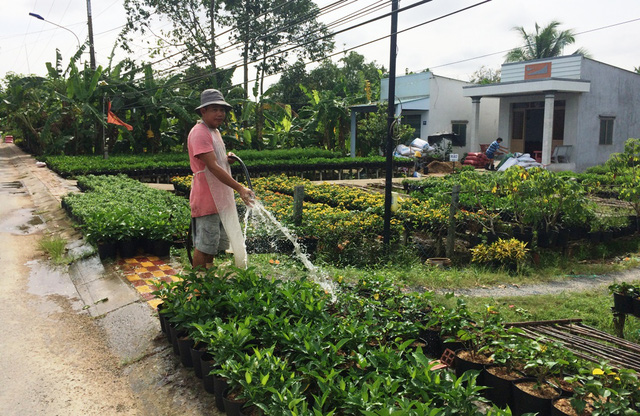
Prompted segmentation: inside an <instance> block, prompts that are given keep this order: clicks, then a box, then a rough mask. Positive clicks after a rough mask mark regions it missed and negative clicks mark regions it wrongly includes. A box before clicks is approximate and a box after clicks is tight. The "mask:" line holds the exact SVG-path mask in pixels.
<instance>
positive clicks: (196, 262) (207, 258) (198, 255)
mask: <svg viewBox="0 0 640 416" xmlns="http://www.w3.org/2000/svg"><path fill="white" fill-rule="evenodd" d="M211 262H213V255H211V254H207V253H203V252H202V251H200V250H198V249H197V248H194V249H193V267H194V268H196V267H198V266H201V267H204V268H206V267H207V264H211Z"/></svg>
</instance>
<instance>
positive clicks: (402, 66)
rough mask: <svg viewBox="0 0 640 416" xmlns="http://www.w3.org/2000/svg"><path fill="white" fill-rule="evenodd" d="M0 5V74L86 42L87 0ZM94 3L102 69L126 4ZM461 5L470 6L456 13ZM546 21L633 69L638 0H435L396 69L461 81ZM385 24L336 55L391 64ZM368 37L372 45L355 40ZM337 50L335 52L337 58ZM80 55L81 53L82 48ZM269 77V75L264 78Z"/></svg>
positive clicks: (409, 22) (352, 34) (348, 5)
mask: <svg viewBox="0 0 640 416" xmlns="http://www.w3.org/2000/svg"><path fill="white" fill-rule="evenodd" d="M316 2H317V4H318V6H319V7H321V8H322V7H325V6H328V5H331V4H334V3H336V1H335V0H316ZM416 2H418V0H405V1H402V2H400V7H401V8H402V7H406V6H409V5H411V4H415V3H416ZM0 5H1V9H0V10H1V13H0V77H2V78H4V76H5V75H6V74H7V73H8V72H14V73H18V74H38V75H43V74H45V73H46V67H45V62H53V61H54V60H55V50H56V48H57V49H59V50H60V52H61V53H62V56H63V63H64V64H66V63H68V60H69V58H70V56H71V55H72V54H73V53H74V52H75V51H76V50H77V47H78V42H80V43H84V41H85V40H86V39H87V33H88V29H87V1H86V0H0ZM376 5H380V6H381V8H380V9H379V11H375V12H373V13H371V14H369V15H366V16H363V17H360V18H356V19H355V20H350V21H349V19H347V22H345V23H344V24H342V25H339V26H335V27H334V28H333V29H334V31H337V30H342V29H346V28H348V27H350V26H353V25H354V24H356V23H358V22H363V21H365V20H369V19H372V18H374V17H375V16H379V15H381V14H384V13H386V12H388V11H390V9H391V6H390V4H389V3H386V2H385V1H383V0H381V1H376V0H351V1H348V0H345V1H343V2H341V3H339V6H340V7H335V10H333V11H331V12H328V13H326V14H323V15H322V16H321V18H320V19H321V20H322V21H323V22H325V23H327V24H330V23H333V22H336V21H337V20H338V19H344V18H354V17H355V15H356V13H357V12H358V11H359V10H362V9H366V8H368V7H375V6H376ZM91 8H92V18H93V32H94V43H95V51H96V60H97V62H98V64H100V65H103V66H106V65H107V64H108V57H109V55H110V54H111V51H112V49H113V46H114V43H115V40H116V39H117V36H118V34H119V32H120V30H121V28H122V25H123V24H124V23H125V20H126V16H125V11H124V8H123V6H122V0H93V1H92V2H91ZM465 8H467V10H463V11H462V9H465ZM30 12H33V13H37V14H39V15H41V16H42V17H44V18H45V19H46V21H41V20H38V19H36V18H34V17H31V16H29V13H30ZM449 14H450V15H449ZM446 15H449V16H447V17H445V16H446ZM434 19H435V21H433V22H431V21H432V20H434ZM552 20H557V21H559V22H561V23H562V26H561V28H562V29H573V30H574V32H575V33H576V34H577V36H576V43H575V45H574V46H571V47H569V48H568V50H566V51H565V52H566V53H571V52H573V51H574V50H575V49H577V48H578V47H582V48H585V49H587V50H588V52H589V53H590V55H591V57H592V58H593V59H595V60H598V61H601V62H604V63H607V64H610V65H614V66H618V67H621V68H624V69H627V70H631V71H632V70H634V67H640V53H639V52H638V51H640V0H608V1H602V0H600V1H595V0H492V1H486V2H485V1H483V0H475V1H470V0H433V1H431V2H428V3H426V4H423V5H420V6H417V7H415V8H412V9H410V10H409V11H406V12H403V13H400V14H399V18H398V29H399V31H400V32H401V33H399V35H398V47H397V64H396V65H397V72H398V74H403V73H405V71H412V72H419V71H422V70H424V69H426V68H430V69H431V70H432V71H433V72H435V73H436V74H438V75H442V76H448V77H452V78H457V79H462V80H468V79H469V77H470V76H471V74H472V73H473V72H474V71H476V70H477V69H478V68H480V67H481V66H485V67H488V68H491V69H497V68H499V67H500V65H501V63H502V62H503V61H504V55H505V53H506V52H507V51H508V50H509V49H510V48H513V47H515V46H520V45H521V43H522V42H521V37H520V35H519V34H518V33H517V32H516V31H514V30H513V27H514V26H524V27H525V29H526V30H527V31H533V30H534V25H535V23H536V22H537V23H539V24H540V25H541V26H544V25H546V24H547V23H549V22H550V21H552ZM56 24H57V25H60V26H63V27H64V28H66V29H63V28H60V27H58V26H56ZM414 26H417V27H416V28H413V27H414ZM153 27H154V32H155V33H156V34H160V30H162V29H166V28H167V27H168V25H167V23H166V22H161V21H154V22H153ZM410 28H413V29H410ZM390 29H391V24H390V20H389V19H388V18H386V19H382V20H378V21H376V22H375V23H371V24H368V25H364V26H362V27H360V28H357V29H353V30H348V31H346V32H344V33H342V34H340V35H338V36H337V37H336V52H340V51H342V50H351V49H352V48H355V49H353V50H355V51H357V52H358V53H360V54H362V55H364V56H365V57H366V59H367V60H368V61H376V62H377V63H378V64H381V65H384V66H385V67H386V68H388V67H389V50H390V48H389V39H388V37H387V38H384V39H382V40H379V41H375V40H376V39H379V38H381V37H385V36H387V35H388V34H389V32H390ZM76 36H77V39H76ZM156 41H157V39H156V38H155V37H154V35H152V34H147V35H145V36H141V37H139V38H138V39H136V41H135V42H134V44H133V47H134V49H135V50H136V56H135V59H137V60H141V59H144V60H146V61H153V60H156V59H158V58H157V57H156V58H147V57H146V56H147V49H146V47H145V45H146V42H156ZM374 41H375V42H374ZM368 42H372V43H370V44H368V45H366V46H360V45H363V44H365V43H368ZM122 57H124V55H123V54H122V53H121V52H118V53H117V55H116V62H117V61H119V58H122ZM339 57H340V54H338V55H336V56H335V57H334V59H339ZM83 58H84V59H85V60H88V59H89V56H88V53H87V54H85V55H84V56H83ZM238 58H239V54H238V53H236V52H230V53H226V54H225V55H224V56H221V57H220V58H219V63H220V64H222V65H224V64H225V63H231V62H234V61H236V60H237V59H238ZM169 65H171V63H170V61H164V62H162V63H161V64H159V65H158V66H159V67H162V66H165V67H166V66H169ZM240 72H241V71H237V76H236V78H235V79H234V80H237V82H239V81H240V78H239V77H240V76H241V74H240ZM276 79H277V78H275V77H274V78H272V79H271V82H273V81H275V80H276Z"/></svg>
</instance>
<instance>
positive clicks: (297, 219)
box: [293, 185, 304, 225]
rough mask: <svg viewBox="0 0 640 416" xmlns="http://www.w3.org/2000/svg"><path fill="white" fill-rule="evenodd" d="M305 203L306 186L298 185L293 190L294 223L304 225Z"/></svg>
mask: <svg viewBox="0 0 640 416" xmlns="http://www.w3.org/2000/svg"><path fill="white" fill-rule="evenodd" d="M303 201H304V186H303V185H298V186H296V187H294V188H293V223H294V224H295V225H300V224H302V202H303Z"/></svg>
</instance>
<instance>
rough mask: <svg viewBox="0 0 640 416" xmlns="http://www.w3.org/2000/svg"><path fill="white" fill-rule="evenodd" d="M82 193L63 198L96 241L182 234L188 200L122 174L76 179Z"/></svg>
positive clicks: (171, 238)
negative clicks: (85, 190)
mask: <svg viewBox="0 0 640 416" xmlns="http://www.w3.org/2000/svg"><path fill="white" fill-rule="evenodd" d="M78 183H79V185H80V186H81V187H83V188H85V189H87V192H85V193H83V194H69V195H67V196H65V197H64V198H63V202H64V204H65V205H66V206H67V207H68V212H69V213H70V215H71V216H72V217H73V218H74V219H75V220H76V221H78V222H79V223H80V225H81V226H82V228H83V229H84V231H85V234H86V237H87V239H88V240H89V241H90V242H92V243H94V244H96V243H99V242H115V241H123V240H132V239H136V238H148V239H151V240H163V241H174V240H175V239H181V238H184V237H185V236H186V232H187V229H188V227H189V218H190V217H191V216H190V209H189V203H188V201H186V200H185V199H184V198H182V197H178V196H175V195H171V194H169V193H167V192H164V191H161V190H157V189H151V188H149V187H148V186H146V185H144V184H141V183H140V182H138V181H135V180H132V179H129V178H126V177H125V176H122V175H121V176H115V177H113V176H111V177H109V176H88V177H83V178H80V179H79V180H78Z"/></svg>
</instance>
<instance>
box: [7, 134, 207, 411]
mask: <svg viewBox="0 0 640 416" xmlns="http://www.w3.org/2000/svg"><path fill="white" fill-rule="evenodd" d="M72 190H73V186H72V183H71V182H67V181H64V180H62V179H60V178H59V177H57V175H55V174H52V173H51V172H50V171H49V170H48V169H43V168H38V167H36V165H35V160H34V159H33V158H31V157H30V156H28V155H25V154H24V153H22V152H21V151H20V150H19V149H18V148H17V147H15V145H13V144H4V143H2V144H0V201H2V202H0V270H1V271H2V273H1V274H0V287H1V288H2V290H0V322H2V324H3V325H2V335H1V336H0V351H2V354H0V415H3V416H14V415H15V416H24V415H48V416H50V415H61V416H62V415H65V416H68V415H71V416H73V415H101V416H103V415H154V416H155V415H194V416H196V415H218V414H219V413H217V412H216V411H215V410H212V409H214V407H215V406H214V403H213V398H212V397H211V396H210V395H209V394H208V393H206V392H205V391H204V389H203V388H202V386H201V384H200V383H199V382H198V379H196V378H195V376H194V375H193V372H192V371H188V370H185V369H184V368H182V366H181V365H180V363H179V360H178V359H177V358H176V357H175V356H173V354H172V352H171V349H170V348H169V347H168V345H167V343H166V341H165V340H164V339H163V337H162V336H161V332H160V328H159V324H158V321H157V319H156V318H155V316H154V313H153V311H152V310H151V308H150V307H149V306H148V305H147V304H146V303H145V302H143V301H141V299H140V298H139V297H138V295H137V293H136V292H135V291H134V290H133V289H132V288H131V287H130V286H129V285H128V284H127V283H125V282H124V281H123V280H122V278H121V277H120V276H119V275H118V274H117V273H115V272H114V271H113V270H112V267H110V265H108V264H107V265H106V267H103V265H102V263H101V262H100V261H99V259H97V257H96V256H91V257H89V258H87V259H85V260H82V261H78V262H75V263H74V264H73V266H71V267H66V266H64V267H62V266H61V267H52V266H50V265H49V263H48V261H47V259H45V258H44V256H43V253H42V252H41V251H40V250H39V248H38V244H39V241H41V239H42V238H43V237H44V236H47V235H56V236H60V237H63V238H65V239H66V240H67V241H68V242H69V248H70V249H71V250H72V252H73V253H75V254H79V253H81V252H83V251H84V250H86V249H87V246H86V245H85V244H84V243H83V241H82V239H81V235H80V234H79V233H77V232H76V231H75V230H74V229H73V227H71V225H70V224H69V222H68V220H67V218H66V216H65V214H64V212H63V211H62V210H61V209H60V198H61V197H62V196H63V195H64V194H66V193H67V192H70V191H72Z"/></svg>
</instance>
